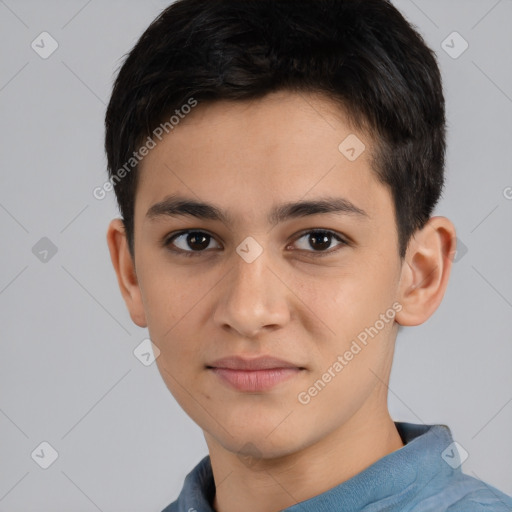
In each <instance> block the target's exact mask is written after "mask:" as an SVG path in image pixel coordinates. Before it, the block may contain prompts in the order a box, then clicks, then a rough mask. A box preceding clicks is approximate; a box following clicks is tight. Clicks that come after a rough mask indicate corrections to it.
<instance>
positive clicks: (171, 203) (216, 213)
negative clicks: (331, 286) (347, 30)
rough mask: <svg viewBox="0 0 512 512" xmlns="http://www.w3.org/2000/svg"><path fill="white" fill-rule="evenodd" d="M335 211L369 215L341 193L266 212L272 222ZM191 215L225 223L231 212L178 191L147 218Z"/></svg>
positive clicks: (341, 213) (153, 209)
mask: <svg viewBox="0 0 512 512" xmlns="http://www.w3.org/2000/svg"><path fill="white" fill-rule="evenodd" d="M319 213H334V214H340V215H354V216H356V217H359V218H364V217H366V218H368V217H369V216H368V214H367V213H366V212H365V211H364V210H362V209H361V208H359V207H357V206H356V205H355V204H353V203H352V202H351V201H349V200H348V199H344V198H342V197H322V198H319V199H315V200H310V201H297V202H287V203H283V204H280V205H277V206H275V207H274V208H273V209H272V210H271V212H270V213H269V215H268V221H269V223H270V224H272V225H275V224H278V223H280V222H284V221H286V220H289V219H295V218H299V217H307V216H309V215H317V214H319ZM178 216H190V217H195V218H197V219H205V220H215V221H220V222H223V223H224V224H233V220H234V218H233V216H232V215H230V214H229V213H228V212H225V211H223V210H222V209H221V208H219V207H218V206H215V205H214V204H211V203H206V202H202V201H196V200H195V199H191V198H187V197H184V196H179V195H172V196H168V197H166V198H164V199H163V200H162V201H160V202H158V203H155V204H154V205H153V206H151V207H150V208H149V209H148V211H147V213H146V218H147V219H149V220H154V219H157V218H160V217H178Z"/></svg>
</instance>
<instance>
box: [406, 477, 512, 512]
mask: <svg viewBox="0 0 512 512" xmlns="http://www.w3.org/2000/svg"><path fill="white" fill-rule="evenodd" d="M427 501H431V505H433V507H432V508H430V507H427V508H422V507H419V508H418V510H417V512H423V511H425V512H427V511H430V510H432V511H434V510H435V511H436V512H439V511H440V510H445V511H446V512H512V498H511V497H510V496H507V495H506V494H504V493H503V492H501V491H499V490H498V489H496V488H495V487H493V486H491V485H489V484H487V483H485V482H483V481H481V480H479V479H477V478H473V477H472V476H469V475H466V474H464V473H460V474H459V476H458V478H456V479H454V480H453V481H452V482H451V483H450V485H448V486H446V487H444V488H443V489H441V490H440V491H439V493H436V495H435V496H432V497H431V498H429V499H427ZM436 503H437V505H436ZM441 503H442V504H443V507H442V508H440V507H439V505H440V504H441ZM425 504H426V503H423V505H425ZM415 511H416V509H415Z"/></svg>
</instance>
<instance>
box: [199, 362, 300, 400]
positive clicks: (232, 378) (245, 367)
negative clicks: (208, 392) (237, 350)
mask: <svg viewBox="0 0 512 512" xmlns="http://www.w3.org/2000/svg"><path fill="white" fill-rule="evenodd" d="M206 368H207V369H208V370H210V371H212V372H213V373H214V374H215V375H216V376H217V377H219V378H220V379H221V381H222V382H223V383H224V384H227V385H228V386H229V387H231V388H234V389H236V390H237V391H248V392H251V391H252V392H256V391H270V390H271V389H272V388H274V387H275V386H277V385H278V384H280V383H282V382H285V381H287V380H290V379H291V378H293V377H295V376H297V375H299V374H300V373H301V372H302V371H303V370H305V368H304V367H302V366H300V365H296V364H294V363H291V362H288V361H284V360H282V359H277V358H274V357H269V356H264V357H258V358H255V359H246V358H243V357H239V356H233V357H226V358H223V359H219V360H217V361H215V362H213V363H211V364H209V365H207V366H206Z"/></svg>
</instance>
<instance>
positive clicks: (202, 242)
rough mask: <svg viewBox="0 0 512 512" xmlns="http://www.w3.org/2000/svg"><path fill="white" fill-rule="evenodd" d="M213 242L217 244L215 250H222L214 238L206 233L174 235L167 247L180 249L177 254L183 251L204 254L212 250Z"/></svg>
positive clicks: (190, 232) (193, 232) (196, 232)
mask: <svg viewBox="0 0 512 512" xmlns="http://www.w3.org/2000/svg"><path fill="white" fill-rule="evenodd" d="M211 242H214V243H215V244H216V246H215V245H214V247H213V248H220V246H219V244H218V243H217V242H216V241H215V239H214V238H213V236H212V235H209V234H208V233H205V232H204V231H185V232H182V233H178V234H176V235H173V236H172V237H171V238H169V240H168V241H167V243H166V245H168V246H174V247H176V248H177V249H178V251H177V252H180V251H183V252H188V253H190V252H204V251H205V250H206V249H208V248H212V247H211ZM173 250H174V249H173Z"/></svg>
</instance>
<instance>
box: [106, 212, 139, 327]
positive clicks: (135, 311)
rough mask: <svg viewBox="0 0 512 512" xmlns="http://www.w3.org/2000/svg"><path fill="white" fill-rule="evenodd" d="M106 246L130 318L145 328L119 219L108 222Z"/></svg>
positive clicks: (128, 253)
mask: <svg viewBox="0 0 512 512" xmlns="http://www.w3.org/2000/svg"><path fill="white" fill-rule="evenodd" d="M107 244H108V248H109V251H110V259H111V260H112V265H113V266H114V270H115V272H116V275H117V282H118V284H119V289H120V290H121V294H122V296H123V299H124V301H125V303H126V307H127V308H128V311H129V313H130V317H131V319H132V320H133V322H134V323H135V324H136V325H138V326H139V327H147V321H146V314H145V311H144V305H143V302H142V296H141V290H140V287H139V283H138V280H137V274H136V272H135V264H134V261H133V259H132V256H131V254H130V250H129V248H128V240H127V238H126V232H125V227H124V223H123V221H122V220H121V219H114V220H112V221H111V222H110V224H109V227H108V230H107Z"/></svg>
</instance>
